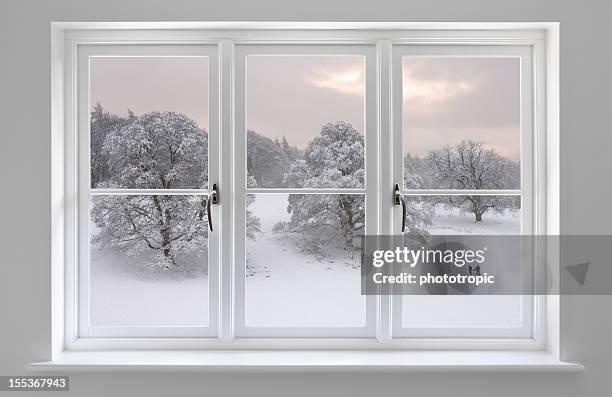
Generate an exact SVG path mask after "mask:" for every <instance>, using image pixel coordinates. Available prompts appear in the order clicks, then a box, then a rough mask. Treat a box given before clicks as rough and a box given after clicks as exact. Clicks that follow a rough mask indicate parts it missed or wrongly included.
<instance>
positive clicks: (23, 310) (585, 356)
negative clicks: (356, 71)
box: [0, 0, 612, 396]
mask: <svg viewBox="0 0 612 397" xmlns="http://www.w3.org/2000/svg"><path fill="white" fill-rule="evenodd" d="M611 4H612V3H611V2H609V1H606V0H601V1H570V0H562V1H559V0H514V1H498V0H461V1H456V0H419V1H416V0H375V1H364V0H336V1H332V0H302V1H300V2H297V1H293V0H222V1H221V0H216V1H213V0H208V1H206V0H200V1H197V0H172V1H170V0H166V1H163V0H148V1H145V0H132V1H129V0H106V1H104V0H98V1H90V0H87V1H83V0H81V1H77V0H73V1H69V0H58V1H42V0H41V1H31V0H25V1H17V0H15V1H13V0H9V1H6V0H3V1H2V2H1V3H0V48H1V53H0V125H1V127H0V128H1V132H2V141H1V142H2V143H1V144H0V181H1V186H2V194H0V200H1V201H0V263H1V266H0V283H1V287H0V307H1V310H0V336H1V338H0V375H9V374H10V375H17V374H24V373H25V370H24V365H25V364H26V363H28V362H32V361H42V360H47V359H48V358H49V357H50V344H49V341H50V332H51V331H50V314H49V313H50V285H49V277H50V222H51V219H50V216H51V215H50V205H49V203H50V183H51V182H50V163H51V152H50V148H49V145H50V132H49V131H50V126H49V125H50V94H49V93H50V78H49V69H50V66H49V57H50V37H49V32H50V24H49V23H50V22H51V21H159V20H164V21H165V20H302V21H560V22H561V180H562V189H561V205H562V218H561V225H562V232H563V233H566V234H567V233H569V234H605V233H610V231H611V230H610V229H611V226H610V225H611V222H610V221H611V220H612V216H611V215H610V213H609V212H600V209H603V208H605V207H606V204H607V201H608V198H609V197H610V193H612V187H611V184H610V181H611V179H610V172H611V171H612V166H611V165H610V154H609V152H610V151H611V149H612V130H611V129H610V124H609V120H610V113H611V112H610V109H609V108H610V103H611V101H610V93H611V92H612V78H611V77H610V73H611V71H612V51H611V50H610V48H611V46H610V41H609V39H610V32H609V20H610V18H611V17H612V6H611ZM611 306H612V299H611V298H610V297H564V298H563V309H562V346H563V355H564V359H567V360H580V361H582V362H583V363H584V364H586V365H587V367H588V370H587V371H586V372H584V373H580V374H569V375H567V374H566V375H561V374H443V375H440V374H374V373H372V374H330V373H323V374H273V373H268V374H214V375H211V374H75V375H73V377H72V381H71V395H86V393H87V395H100V396H102V395H117V396H118V395H142V396H145V395H147V396H148V395H156V394H159V395H164V394H170V393H174V390H176V389H177V388H178V389H179V390H180V391H181V392H182V393H181V394H185V395H187V394H193V395H195V394H199V395H232V396H234V395H235V396H238V395H249V396H251V395H262V396H269V395H314V394H316V395H321V394H326V395H336V396H337V395H352V396H361V395H363V396H371V395H374V394H378V393H384V394H400V393H401V394H405V395H418V396H436V395H444V394H450V393H457V394H461V395H467V396H490V395H508V396H510V395H512V396H516V395H550V396H553V395H554V396H602V395H609V389H610V380H611V376H610V375H612V364H611V361H610V356H611V354H612V343H611V342H610V334H611V333H612V316H611V315H610V307H611Z"/></svg>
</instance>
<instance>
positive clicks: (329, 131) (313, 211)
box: [275, 121, 365, 249]
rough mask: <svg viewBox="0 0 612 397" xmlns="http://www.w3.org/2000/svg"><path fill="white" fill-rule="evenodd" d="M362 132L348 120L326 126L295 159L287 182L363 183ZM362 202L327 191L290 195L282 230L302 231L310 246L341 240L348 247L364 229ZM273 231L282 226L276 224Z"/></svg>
mask: <svg viewBox="0 0 612 397" xmlns="http://www.w3.org/2000/svg"><path fill="white" fill-rule="evenodd" d="M364 175H365V170H364V146H363V135H362V134H361V133H359V131H357V130H356V129H355V128H353V126H352V125H351V124H348V123H344V122H340V121H339V122H335V123H328V124H325V125H324V126H323V128H322V130H321V134H320V136H319V137H316V138H314V139H313V140H312V141H311V142H310V143H309V144H308V146H307V147H306V149H305V150H304V154H303V158H298V159H296V160H295V161H294V163H293V165H292V166H291V168H290V170H289V172H288V173H287V174H286V175H285V179H284V182H285V186H289V187H306V188H322V187H325V188H358V187H363V186H364ZM364 206H365V203H364V198H363V196H362V195H351V194H340V195H335V194H330V195H312V194H311V195H301V194H292V195H290V196H289V205H288V207H287V211H288V212H289V213H290V214H291V220H290V222H289V224H288V225H286V229H288V230H290V231H293V232H301V233H303V234H304V237H305V238H307V239H309V240H310V241H311V243H312V244H313V245H314V246H319V245H320V244H321V243H323V242H327V243H329V242H330V241H334V240H335V239H337V238H341V241H342V242H343V244H344V246H345V247H346V248H347V249H350V248H352V247H353V238H354V237H355V236H357V235H359V234H362V233H363V229H364V224H365V221H364V214H365V208H364ZM275 229H276V230H279V229H283V227H280V225H279V226H277V227H276V228H275Z"/></svg>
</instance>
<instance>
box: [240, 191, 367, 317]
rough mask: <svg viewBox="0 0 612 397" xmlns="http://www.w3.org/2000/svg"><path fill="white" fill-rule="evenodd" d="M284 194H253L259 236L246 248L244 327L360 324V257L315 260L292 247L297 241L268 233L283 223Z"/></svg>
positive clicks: (341, 253) (343, 254)
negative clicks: (247, 272)
mask: <svg viewBox="0 0 612 397" xmlns="http://www.w3.org/2000/svg"><path fill="white" fill-rule="evenodd" d="M287 198H288V195H286V194H258V195H257V196H256V199H255V203H254V204H253V207H252V209H253V212H254V214H255V215H256V216H258V217H259V218H260V219H261V231H262V234H261V235H260V236H259V238H258V239H257V240H256V241H248V242H247V258H248V259H247V261H248V267H249V269H250V270H251V272H252V275H251V276H249V277H247V279H246V311H245V319H246V325H247V326H251V327H266V326H268V327H270V326H277V327H292V326H293V327H299V326H315V327H316V326H332V325H333V326H346V327H351V326H353V327H355V326H362V325H364V324H365V297H364V296H362V295H361V271H360V256H359V251H357V250H356V251H353V252H352V253H351V252H347V251H345V250H343V249H335V250H334V249H331V250H330V254H329V256H326V257H319V258H315V257H313V256H311V255H307V254H305V253H303V252H301V251H300V249H299V248H298V247H297V246H296V239H299V238H300V237H299V235H292V234H289V237H287V234H283V233H273V232H272V227H273V226H274V225H275V224H276V223H278V222H280V221H288V220H289V218H290V215H289V214H288V213H287V210H286V208H287Z"/></svg>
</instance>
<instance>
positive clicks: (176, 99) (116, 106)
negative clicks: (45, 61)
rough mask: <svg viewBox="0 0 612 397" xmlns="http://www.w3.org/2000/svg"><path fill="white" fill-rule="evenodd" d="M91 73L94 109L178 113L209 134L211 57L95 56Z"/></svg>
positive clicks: (117, 111)
mask: <svg viewBox="0 0 612 397" xmlns="http://www.w3.org/2000/svg"><path fill="white" fill-rule="evenodd" d="M89 73H90V78H89V84H90V90H89V97H90V98H89V99H90V101H89V102H90V106H91V107H92V108H93V107H94V106H95V105H96V103H98V102H99V103H100V104H101V105H102V107H103V108H104V109H106V110H108V111H110V112H112V113H115V114H119V115H125V114H127V109H130V110H132V111H133V112H134V113H136V114H137V115H140V114H143V113H146V112H151V111H175V112H180V113H184V114H185V115H187V116H188V117H190V118H191V119H193V120H194V121H195V122H196V123H198V126H199V127H200V128H203V129H205V130H207V131H208V57H195V56H194V57H175V56H173V57H92V58H91V59H90V63H89Z"/></svg>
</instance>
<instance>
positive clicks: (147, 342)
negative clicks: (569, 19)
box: [51, 22, 560, 359]
mask: <svg viewBox="0 0 612 397" xmlns="http://www.w3.org/2000/svg"><path fill="white" fill-rule="evenodd" d="M330 38H332V39H330ZM240 41H244V42H249V41H250V42H253V41H258V42H259V43H262V42H265V43H268V44H274V43H285V44H286V43H288V42H303V43H307V42H309V41H316V42H317V43H318V44H321V43H323V42H325V41H331V42H336V43H337V42H339V41H343V42H345V43H347V44H348V43H363V42H368V43H374V44H375V45H376V48H377V61H378V62H377V74H378V81H379V84H378V88H377V89H378V95H377V101H378V120H377V122H378V129H379V144H380V147H381V148H385V147H389V145H390V144H391V142H390V136H389V134H385V133H381V132H380V131H390V130H391V127H392V125H393V120H392V114H391V110H390V109H391V98H392V96H391V87H390V84H389V82H390V81H391V80H390V76H391V65H390V61H389V60H390V59H391V48H392V42H393V41H401V42H403V43H411V44H430V45H431V44H457V45H478V44H496V45H531V46H533V48H534V51H535V54H536V55H537V56H536V57H534V65H535V70H536V76H537V80H536V81H535V82H534V90H535V92H536V93H535V96H534V99H535V104H536V109H537V112H536V114H535V123H534V124H535V128H536V131H543V133H542V134H541V135H542V136H543V137H544V138H543V142H539V146H538V147H539V148H540V149H539V150H538V153H537V154H536V155H543V156H544V158H545V160H543V162H544V163H545V164H546V167H545V168H543V169H539V170H538V179H537V181H536V182H539V183H540V184H541V185H542V184H543V186H545V187H546V188H545V189H546V211H545V212H544V216H543V218H542V220H540V219H538V222H541V224H543V225H546V227H545V228H544V229H545V230H546V233H547V234H552V235H555V234H559V192H560V191H559V25H558V23H505V22H504V23H366V22H360V23H282V22H279V23H272V22H151V23H147V22H145V23H124V22H113V23H102V22H78V23H71V22H58V23H53V24H52V43H51V44H52V51H51V53H52V70H51V74H52V80H51V81H52V93H51V95H52V111H51V114H52V124H51V127H52V128H51V130H52V171H51V172H52V217H53V218H52V236H53V241H52V267H53V269H52V302H53V306H52V307H53V313H52V330H53V332H52V346H53V349H52V359H60V358H61V357H65V353H66V352H68V351H72V350H83V349H85V350H88V349H89V350H92V349H93V350H106V349H111V348H112V349H194V348H207V349H218V348H222V349H225V350H226V349H262V348H263V349H278V348H280V349H295V348H311V347H312V348H327V349H349V350H362V349H389V348H402V349H425V350H427V349H436V350H440V349H442V350H449V349H451V350H452V349H460V350H474V349H477V350H482V349H485V350H542V351H545V352H548V353H550V354H551V355H553V356H554V357H556V358H557V359H559V357H560V349H559V303H560V300H559V297H558V296H548V297H546V298H545V300H546V308H545V313H543V314H542V315H543V316H544V317H545V318H546V327H545V328H544V329H542V330H541V331H539V332H541V336H542V338H541V339H540V340H539V342H537V343H534V340H535V339H537V338H535V339H533V340H529V341H525V340H524V339H516V338H433V339H432V338H409V340H393V341H391V329H392V327H391V318H392V313H391V307H392V306H391V298H389V299H387V298H385V297H381V298H379V299H377V336H378V341H377V340H376V339H366V340H364V339H355V338H341V339H333V338H332V339H329V338H300V339H296V338H280V339H279V338H261V339H257V340H249V339H245V340H235V341H233V342H232V343H227V342H229V341H231V340H232V338H233V328H234V324H233V322H232V319H231V317H230V316H228V313H231V311H230V310H229V309H230V308H231V307H232V299H233V297H232V292H231V290H229V291H228V290H223V291H222V293H221V307H222V310H221V318H220V321H219V330H220V334H219V339H216V338H215V339H209V338H178V339H177V338H163V337H158V338H112V339H109V338H79V335H78V330H77V329H76V324H77V322H76V321H75V315H76V313H75V310H74V304H75V296H76V279H75V277H74V273H73V269H74V266H75V263H76V262H75V261H76V257H75V254H74V253H75V246H76V242H77V235H76V230H75V227H74V226H75V225H76V220H77V212H76V211H77V208H76V204H75V192H76V191H77V190H76V182H77V181H76V180H75V178H74V171H75V167H76V162H75V155H76V153H75V146H74V144H75V142H74V131H75V129H76V117H75V111H74V109H75V106H76V102H75V99H76V98H75V87H76V85H75V81H76V77H77V76H76V73H75V69H76V68H75V49H76V48H77V46H78V45H83V44H93V43H114V44H121V43H131V44H151V45H152V44H169V43H175V44H185V43H210V42H219V43H220V49H221V50H220V52H221V56H220V62H221V65H222V67H221V68H220V94H221V99H220V103H221V114H222V116H221V118H220V128H219V130H220V131H221V141H222V142H221V150H222V156H221V157H222V164H221V167H220V168H221V173H220V189H221V196H223V192H224V191H225V190H224V189H226V188H227V186H230V185H231V184H230V178H231V175H232V171H231V168H232V161H233V160H232V147H233V144H234V142H233V134H234V131H233V128H234V126H233V121H232V120H233V117H232V116H233V113H232V112H233V110H232V105H233V101H234V98H232V92H233V79H232V74H233V67H232V66H231V65H232V63H231V59H232V57H233V50H234V49H233V46H234V43H235V42H240ZM223 65H224V66H225V67H224V66H223ZM227 66H229V67H227ZM537 135H538V136H540V134H537ZM388 161H389V159H388V158H387V159H383V158H381V159H380V164H379V169H380V175H381V177H380V180H379V185H380V189H381V190H380V191H379V194H380V195H381V197H383V198H385V197H386V195H387V194H386V193H388V195H389V200H390V197H391V190H389V192H387V190H386V189H387V188H386V187H387V186H389V189H390V187H391V186H392V183H393V180H392V174H391V172H390V170H391V164H390V163H389V162H388ZM222 200H223V199H222ZM382 201H384V200H380V203H379V213H378V215H379V217H380V218H379V219H380V233H381V234H390V232H392V224H391V222H392V221H391V219H393V218H392V216H391V215H392V214H388V213H387V212H385V206H384V205H383V204H382ZM219 212H220V214H219V216H220V218H221V219H222V221H221V224H222V225H229V224H230V221H231V219H232V213H231V212H232V210H231V209H230V208H228V207H227V206H224V205H221V206H220V208H219ZM386 214H387V216H386ZM220 235H221V246H222V247H221V252H222V255H225V254H226V253H231V252H232V250H233V247H232V241H231V236H232V234H231V230H229V228H227V227H224V226H221V230H220ZM223 257H224V258H227V257H226V256H223ZM548 258H549V263H551V264H552V269H551V274H550V275H551V277H553V279H554V280H558V278H556V277H555V276H556V275H557V274H558V273H557V272H558V260H559V258H558V249H555V248H554V247H548ZM232 266H233V264H230V265H229V267H230V268H231V267H232ZM220 278H221V283H222V284H226V283H227V284H230V285H231V284H232V283H233V281H232V280H233V277H232V274H231V271H230V272H228V271H222V272H221V275H220ZM542 341H543V344H542ZM379 342H388V343H379Z"/></svg>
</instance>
